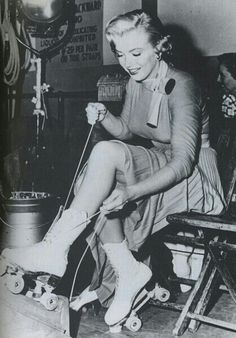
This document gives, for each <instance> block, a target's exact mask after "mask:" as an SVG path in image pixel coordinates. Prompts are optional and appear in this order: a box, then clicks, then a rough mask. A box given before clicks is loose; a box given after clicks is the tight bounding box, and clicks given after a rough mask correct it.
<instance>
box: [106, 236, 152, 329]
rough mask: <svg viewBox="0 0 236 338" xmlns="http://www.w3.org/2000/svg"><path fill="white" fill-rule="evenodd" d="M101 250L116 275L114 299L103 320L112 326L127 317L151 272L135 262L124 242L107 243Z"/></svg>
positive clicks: (143, 265) (146, 267)
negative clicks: (103, 251)
mask: <svg viewBox="0 0 236 338" xmlns="http://www.w3.org/2000/svg"><path fill="white" fill-rule="evenodd" d="M103 248H104V250H105V252H106V254H107V257H108V259H109V261H110V262H111V265H112V267H113V269H114V271H115V274H116V289H115V295H114V299H113V301H112V303H111V305H110V307H109V309H108V310H107V312H106V314H105V318H104V319H105V322H106V324H107V325H109V326H114V325H115V324H117V323H119V322H120V321H122V320H123V319H124V318H125V317H127V316H128V315H129V313H130V312H131V310H132V307H133V303H134V302H135V299H136V297H137V296H138V294H139V293H140V292H141V291H142V290H143V288H144V286H145V285H146V284H147V282H148V281H149V280H150V278H151V276H152V272H151V270H150V269H149V267H148V266H146V265H145V264H143V263H141V262H137V261H136V260H135V258H134V257H133V255H132V253H131V252H130V250H129V249H128V246H127V243H126V241H123V242H122V243H107V244H104V245H103Z"/></svg>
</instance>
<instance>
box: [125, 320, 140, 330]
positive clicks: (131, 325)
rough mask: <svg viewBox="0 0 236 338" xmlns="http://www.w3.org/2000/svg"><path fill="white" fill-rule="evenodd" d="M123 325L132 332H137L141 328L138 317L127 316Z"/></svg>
mask: <svg viewBox="0 0 236 338" xmlns="http://www.w3.org/2000/svg"><path fill="white" fill-rule="evenodd" d="M125 326H126V327H127V329H129V330H130V331H132V332H137V331H138V330H140V329H141V326H142V322H141V320H140V319H139V318H138V317H129V318H128V319H127V320H126V322H125Z"/></svg>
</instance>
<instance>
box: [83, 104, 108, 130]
mask: <svg viewBox="0 0 236 338" xmlns="http://www.w3.org/2000/svg"><path fill="white" fill-rule="evenodd" d="M85 111H86V113H87V119H88V123H89V124H91V125H93V124H95V123H96V122H97V121H102V120H103V119H104V118H105V116H106V113H107V109H106V107H105V106H104V105H103V104H102V103H99V102H94V103H92V102H90V103H88V105H87V107H86V108H85Z"/></svg>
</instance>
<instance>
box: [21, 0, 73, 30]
mask: <svg viewBox="0 0 236 338" xmlns="http://www.w3.org/2000/svg"><path fill="white" fill-rule="evenodd" d="M67 3H68V1H65V0H19V1H18V8H19V9H20V11H21V12H22V14H23V15H24V16H25V17H26V18H27V19H28V20H29V21H31V22H35V23H39V24H50V23H52V22H55V21H56V20H58V19H59V18H60V17H61V16H63V13H64V10H65V6H66V5H67Z"/></svg>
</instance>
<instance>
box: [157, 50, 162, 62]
mask: <svg viewBox="0 0 236 338" xmlns="http://www.w3.org/2000/svg"><path fill="white" fill-rule="evenodd" d="M156 58H157V60H158V61H160V60H161V52H158V53H156Z"/></svg>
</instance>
